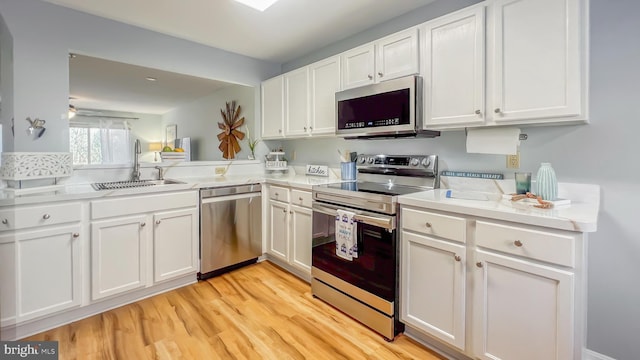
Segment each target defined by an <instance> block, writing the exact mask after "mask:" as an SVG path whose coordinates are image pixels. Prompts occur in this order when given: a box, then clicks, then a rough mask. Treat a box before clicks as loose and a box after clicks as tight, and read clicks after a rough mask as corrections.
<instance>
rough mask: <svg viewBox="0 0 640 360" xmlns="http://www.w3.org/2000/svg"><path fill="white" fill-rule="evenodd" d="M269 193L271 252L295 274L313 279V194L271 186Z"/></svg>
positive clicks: (272, 255)
mask: <svg viewBox="0 0 640 360" xmlns="http://www.w3.org/2000/svg"><path fill="white" fill-rule="evenodd" d="M268 193H269V200H268V219H269V221H268V227H269V230H268V239H267V243H268V247H267V253H268V254H269V257H270V258H271V259H272V260H275V261H277V262H278V263H279V264H280V265H283V266H284V267H285V268H287V269H289V270H292V272H294V273H295V274H297V275H301V276H302V277H304V278H310V276H311V243H312V237H311V231H312V210H311V192H310V191H302V190H298V189H290V188H285V187H279V186H270V187H269V190H268ZM276 199H278V200H276ZM285 201H286V202H285Z"/></svg>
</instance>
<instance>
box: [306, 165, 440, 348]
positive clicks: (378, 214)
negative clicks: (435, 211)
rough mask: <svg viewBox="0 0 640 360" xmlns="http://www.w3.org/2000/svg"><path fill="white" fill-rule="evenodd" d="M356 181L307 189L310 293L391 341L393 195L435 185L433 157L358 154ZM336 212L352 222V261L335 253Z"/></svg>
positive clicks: (394, 311) (396, 324) (398, 328)
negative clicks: (310, 197)
mask: <svg viewBox="0 0 640 360" xmlns="http://www.w3.org/2000/svg"><path fill="white" fill-rule="evenodd" d="M357 168H358V181H356V182H345V183H340V184H330V185H318V186H314V187H313V248H312V267H311V275H312V280H311V288H312V292H313V295H314V296H316V297H318V298H320V299H322V300H324V301H326V302H327V303H329V304H331V305H333V306H334V307H336V308H338V309H339V310H341V311H343V312H344V313H346V314H347V315H349V316H351V317H353V318H355V319H356V320H358V321H360V322H361V323H363V324H364V325H366V326H368V327H370V328H371V329H373V330H375V331H376V332H378V333H380V334H381V335H382V336H384V337H385V338H386V339H388V340H391V339H393V338H394V337H395V336H396V335H397V334H398V333H400V332H402V331H403V329H404V325H403V324H401V323H400V321H399V319H398V316H399V310H398V306H399V301H398V293H399V292H398V276H399V275H398V274H399V271H398V266H399V248H398V246H399V242H398V236H397V231H396V230H397V229H396V226H397V224H398V215H399V211H398V204H397V198H398V196H399V195H405V194H410V193H414V192H419V191H425V190H430V189H434V188H437V187H438V184H439V179H438V157H437V156H436V155H426V156H425V155H402V156H395V155H360V156H358V159H357ZM338 211H341V214H344V212H347V213H349V214H352V216H353V219H354V220H355V222H356V230H355V231H354V234H355V235H354V236H353V238H354V239H353V241H354V242H355V243H356V245H357V246H355V247H354V248H355V249H356V250H355V251H356V253H354V257H353V258H349V259H345V258H344V256H340V255H339V254H337V252H339V249H336V221H339V220H340V219H339V218H338V219H337V215H338Z"/></svg>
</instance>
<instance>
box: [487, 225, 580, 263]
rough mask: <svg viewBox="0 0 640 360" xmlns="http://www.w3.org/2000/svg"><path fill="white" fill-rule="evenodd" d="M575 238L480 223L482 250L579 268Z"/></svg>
mask: <svg viewBox="0 0 640 360" xmlns="http://www.w3.org/2000/svg"><path fill="white" fill-rule="evenodd" d="M575 236H576V235H573V234H570V233H560V232H551V231H548V230H546V229H533V228H524V227H520V226H510V225H503V224H497V223H490V222H484V221H478V222H477V223H476V243H477V245H478V246H481V247H484V248H487V249H492V250H496V251H501V252H504V253H509V254H514V255H519V256H523V257H526V258H531V259H535V260H540V261H545V262H549V263H553V264H558V265H564V266H569V267H573V266H575Z"/></svg>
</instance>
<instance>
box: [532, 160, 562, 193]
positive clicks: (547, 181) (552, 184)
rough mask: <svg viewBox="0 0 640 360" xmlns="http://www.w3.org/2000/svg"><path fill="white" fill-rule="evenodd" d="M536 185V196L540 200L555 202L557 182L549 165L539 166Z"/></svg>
mask: <svg viewBox="0 0 640 360" xmlns="http://www.w3.org/2000/svg"><path fill="white" fill-rule="evenodd" d="M536 185H537V187H538V193H537V195H538V196H541V197H542V200H555V199H556V198H557V197H558V180H557V179H556V172H555V171H554V170H553V168H552V167H551V164H550V163H542V164H540V169H538V174H537V176H536Z"/></svg>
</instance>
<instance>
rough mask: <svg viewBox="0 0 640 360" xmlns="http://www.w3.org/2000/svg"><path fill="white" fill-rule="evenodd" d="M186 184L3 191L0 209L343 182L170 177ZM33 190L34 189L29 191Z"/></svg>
mask: <svg viewBox="0 0 640 360" xmlns="http://www.w3.org/2000/svg"><path fill="white" fill-rule="evenodd" d="M171 180H178V181H181V182H184V184H168V185H155V186H145V187H137V188H128V189H119V190H99V191H97V190H94V189H93V188H92V187H91V184H70V185H66V186H56V187H49V188H43V189H41V190H42V191H37V190H36V189H32V191H33V192H29V193H22V194H18V193H15V192H13V191H11V190H7V189H3V190H0V206H11V205H23V204H35V203H43V202H50V201H68V200H81V199H97V198H104V197H111V196H128V195H143V194H153V193H159V192H170V191H184V190H198V189H202V188H208V187H223V186H234V185H242V184H257V183H265V182H266V183H270V184H277V185H283V186H291V187H297V188H301V189H305V190H311V187H312V186H313V185H322V184H329V183H336V182H340V181H341V180H340V179H336V178H332V177H317V176H304V175H287V174H285V175H268V174H267V175H265V174H255V175H229V176H209V177H185V178H171ZM29 191H31V189H30V190H29Z"/></svg>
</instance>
